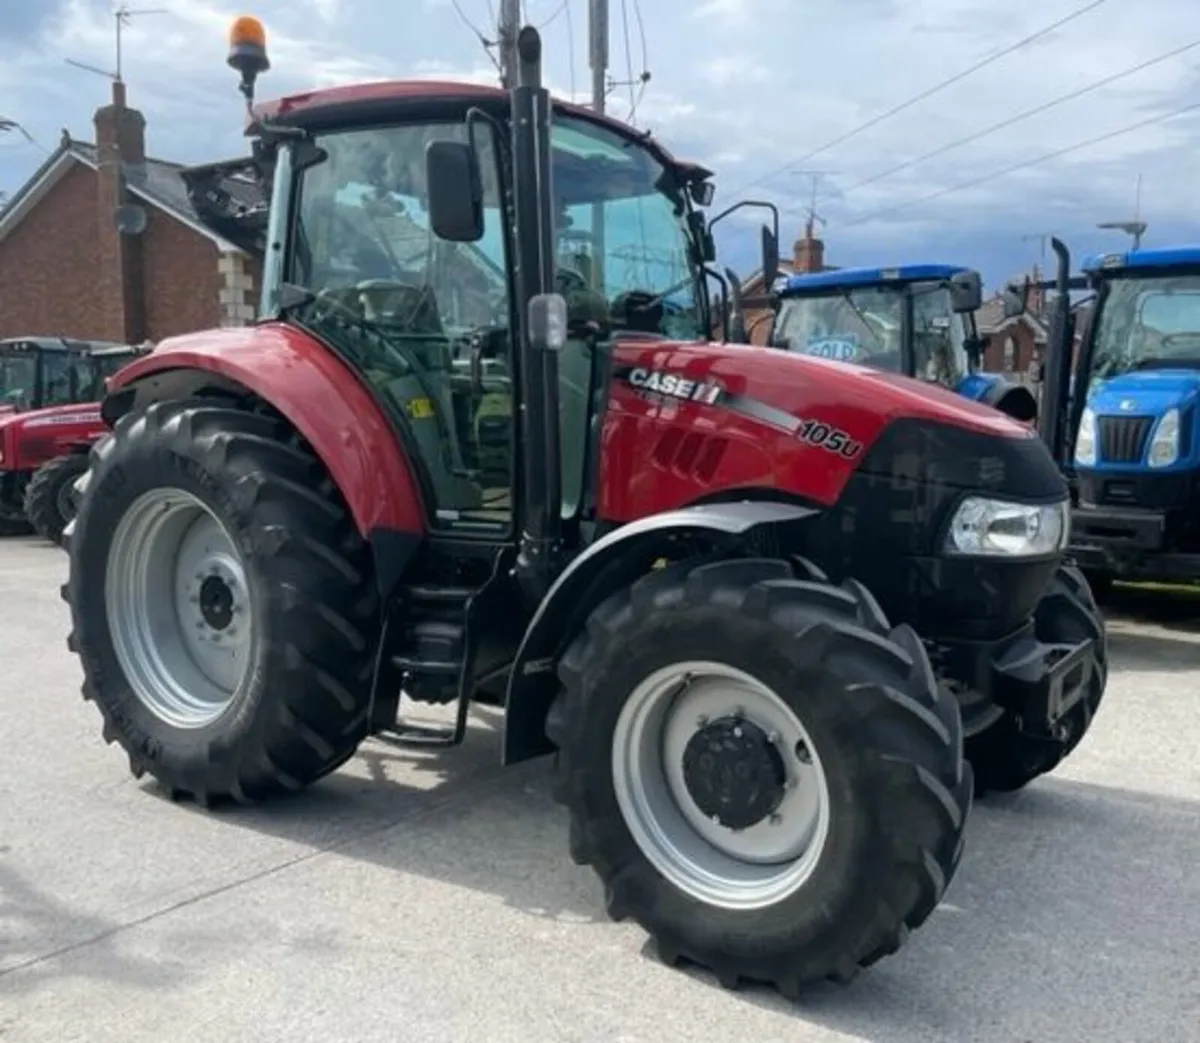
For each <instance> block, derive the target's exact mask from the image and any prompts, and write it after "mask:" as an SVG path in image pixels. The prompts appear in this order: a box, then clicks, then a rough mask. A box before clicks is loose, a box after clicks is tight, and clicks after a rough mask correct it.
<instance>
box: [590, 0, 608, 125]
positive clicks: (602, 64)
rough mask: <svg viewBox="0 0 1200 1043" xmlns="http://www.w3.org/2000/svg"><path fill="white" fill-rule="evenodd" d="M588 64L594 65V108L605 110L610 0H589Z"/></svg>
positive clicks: (600, 110)
mask: <svg viewBox="0 0 1200 1043" xmlns="http://www.w3.org/2000/svg"><path fill="white" fill-rule="evenodd" d="M589 3H590V6H589V8H588V64H589V65H590V66H591V67H592V108H593V109H594V110H595V111H596V112H603V111H604V99H605V96H606V95H607V94H608V0H589Z"/></svg>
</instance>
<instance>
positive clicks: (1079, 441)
mask: <svg viewBox="0 0 1200 1043" xmlns="http://www.w3.org/2000/svg"><path fill="white" fill-rule="evenodd" d="M1075 462H1076V463H1077V464H1082V465H1083V466H1084V467H1091V466H1092V465H1093V464H1095V462H1096V414H1095V413H1093V412H1092V410H1091V407H1090V406H1089V407H1088V408H1086V409H1085V410H1084V411H1083V416H1081V417H1080V418H1079V434H1078V435H1077V436H1076V437H1075Z"/></svg>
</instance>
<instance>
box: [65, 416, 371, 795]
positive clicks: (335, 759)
mask: <svg viewBox="0 0 1200 1043" xmlns="http://www.w3.org/2000/svg"><path fill="white" fill-rule="evenodd" d="M82 485H83V487H84V488H83V491H82V495H81V497H80V502H79V510H78V513H77V514H76V517H75V520H74V531H73V533H72V535H71V538H70V540H69V544H70V546H69V550H70V579H69V581H68V584H67V586H66V587H65V588H64V592H65V594H66V595H67V598H68V601H69V602H70V606H71V617H72V622H73V626H74V630H73V632H72V634H71V637H70V640H69V642H68V644H69V646H70V647H71V649H72V650H73V651H75V652H77V653H78V654H79V657H80V659H81V660H82V664H83V672H84V686H83V693H84V697H85V698H87V699H89V700H92V701H93V702H95V704H96V706H97V707H98V708H99V710H100V713H101V714H102V716H103V718H104V736H105V738H106V739H107V740H108V741H109V742H112V741H116V742H118V743H120V745H121V746H122V747H123V748H124V749H125V751H126V752H127V753H128V755H129V762H130V767H131V768H132V770H133V772H134V774H135V775H138V776H140V775H141V774H143V773H144V772H149V773H150V774H151V775H153V776H154V777H155V778H157V779H158V780H159V781H160V782H161V783H162V784H163V785H164V787H166V788H167V790H168V791H169V792H171V793H172V795H174V796H190V797H192V798H194V799H195V800H196V801H197V802H199V803H201V804H205V805H208V804H210V803H212V802H214V801H218V800H222V799H224V798H230V797H231V798H233V799H235V800H254V799H257V798H262V797H266V796H269V795H272V794H274V793H277V792H280V791H285V790H297V789H300V788H301V787H303V786H305V785H306V784H308V783H311V782H313V781H314V780H316V779H318V778H320V777H321V776H323V775H325V774H327V773H328V772H330V771H333V770H334V769H335V768H336V767H338V766H339V765H340V764H342V763H343V762H344V761H346V760H347V759H348V758H349V757H350V756H351V755H352V754H353V753H354V750H355V748H356V747H357V745H358V743H359V741H360V740H361V739H362V738H363V737H364V736H365V735H366V732H367V715H368V703H369V695H370V688H371V677H372V667H373V660H374V651H375V645H376V641H377V631H378V598H377V595H376V593H375V589H374V583H373V578H372V571H371V558H370V554H369V551H368V548H367V547H366V545H365V544H364V542H363V541H362V539H361V538H360V537H359V535H358V533H357V531H356V530H355V527H354V525H353V523H352V521H351V518H350V516H349V513H348V511H347V509H346V507H345V505H344V504H343V503H342V501H341V498H340V496H339V494H338V491H337V489H336V488H335V486H334V484H333V482H332V481H331V480H330V478H329V477H328V475H327V474H326V473H325V471H324V469H323V467H322V466H321V464H320V462H319V461H318V460H317V458H316V457H315V456H314V455H313V453H312V452H311V451H310V450H309V449H308V448H307V447H306V446H305V445H304V444H303V443H302V442H301V441H300V439H299V438H297V437H296V435H295V433H294V432H293V431H292V430H291V429H290V428H288V427H287V425H286V424H284V423H283V422H281V421H279V420H277V419H275V418H273V417H268V416H263V415H260V414H257V413H251V412H249V411H246V410H242V409H238V408H229V407H228V406H226V405H223V404H213V403H212V402H205V401H203V400H194V399H193V400H185V401H169V402H159V403H155V404H153V405H151V406H150V407H149V408H148V409H146V410H145V411H143V412H139V413H136V414H130V415H127V416H125V417H123V418H122V419H121V420H120V421H119V422H118V423H117V425H116V427H115V429H114V431H113V432H112V434H111V435H108V436H106V437H105V438H104V439H102V440H101V441H100V442H99V443H98V444H97V445H96V446H95V447H94V448H93V449H92V453H91V462H90V470H89V472H88V474H87V476H86V477H85V478H84V480H83V483H82Z"/></svg>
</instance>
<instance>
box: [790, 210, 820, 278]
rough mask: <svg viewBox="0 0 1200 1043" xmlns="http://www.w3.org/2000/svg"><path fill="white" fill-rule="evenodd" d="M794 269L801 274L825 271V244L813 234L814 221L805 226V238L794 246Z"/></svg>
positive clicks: (809, 220) (811, 220) (810, 220)
mask: <svg viewBox="0 0 1200 1043" xmlns="http://www.w3.org/2000/svg"><path fill="white" fill-rule="evenodd" d="M792 267H793V268H794V269H795V270H796V271H797V272H799V273H808V272H823V271H824V270H825V244H824V243H823V242H822V241H821V240H820V239H818V238H817V237H816V236H815V235H814V234H813V219H812V217H809V219H808V222H807V223H806V224H805V226H804V238H802V239H797V240H796V241H795V242H794V243H793V244H792Z"/></svg>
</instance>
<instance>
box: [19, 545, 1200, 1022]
mask: <svg viewBox="0 0 1200 1043" xmlns="http://www.w3.org/2000/svg"><path fill="white" fill-rule="evenodd" d="M64 574H65V558H64V555H63V554H62V553H60V552H59V551H57V550H54V549H52V548H50V547H47V546H45V545H42V544H39V543H38V542H36V541H32V540H30V541H8V542H5V543H3V544H0V618H2V619H3V629H2V630H0V651H2V654H3V660H2V663H3V670H2V671H0V736H2V737H3V742H2V743H0V1041H3V1043H42V1041H45V1043H71V1041H74V1040H80V1041H86V1043H106V1041H109V1040H112V1041H120V1043H140V1041H154V1043H175V1041H180V1043H183V1041H187V1043H208V1041H211V1043H240V1041H247V1043H249V1041H253V1043H275V1041H280V1043H282V1041H287V1043H302V1041H308V1040H313V1041H322V1043H336V1041H348V1043H372V1041H376V1040H378V1041H387V1043H393V1041H395V1040H399V1039H403V1040H413V1041H418V1043H423V1041H431V1043H433V1041H436V1043H451V1041H459V1040H462V1041H467V1040H471V1041H486V1043H503V1041H509V1040H512V1041H521V1043H541V1041H545V1043H572V1041H588V1043H593V1041H594V1043H600V1041H603V1043H635V1041H637V1043H673V1041H676V1040H678V1041H681V1043H682V1041H689V1043H693V1041H697V1040H706V1041H724V1040H729V1041H738V1043H773V1041H784V1040H786V1041H788V1043H817V1041H820V1043H832V1041H850V1040H867V1041H879V1043H908V1041H911V1043H942V1041H944V1043H973V1041H980V1043H1073V1041H1080V1043H1083V1041H1087V1043H1106V1041H1112V1043H1143V1041H1144V1043H1162V1041H1171V1043H1187V1041H1192V1040H1200V875H1198V873H1200V814H1198V812H1197V809H1198V807H1200V805H1198V803H1197V802H1198V801H1200V757H1198V756H1197V751H1200V686H1198V685H1197V679H1198V678H1200V634H1198V633H1197V629H1198V628H1196V627H1193V626H1192V625H1191V624H1189V623H1188V622H1187V621H1186V619H1185V618H1183V617H1185V616H1187V615H1188V614H1191V615H1194V616H1196V617H1200V602H1197V603H1193V606H1192V608H1194V609H1195V611H1194V612H1192V611H1190V610H1186V611H1184V610H1179V609H1176V610H1175V611H1173V612H1165V614H1164V610H1162V609H1156V608H1155V607H1154V605H1153V604H1152V603H1151V602H1150V601H1148V600H1146V599H1141V600H1130V601H1128V603H1127V604H1125V605H1124V606H1122V611H1121V613H1120V614H1119V615H1117V616H1115V617H1114V619H1113V622H1112V653H1113V660H1114V671H1113V676H1112V681H1111V683H1110V686H1109V691H1108V700H1107V703H1106V705H1105V706H1104V708H1103V711H1102V713H1101V714H1100V716H1099V718H1098V719H1097V723H1096V725H1095V727H1094V729H1093V731H1092V733H1091V735H1090V736H1089V737H1088V739H1087V740H1086V741H1085V743H1084V745H1083V746H1082V748H1081V749H1080V750H1079V751H1078V753H1077V754H1076V755H1075V756H1074V757H1073V758H1072V759H1071V761H1070V762H1069V763H1068V764H1066V765H1064V766H1063V767H1062V768H1061V769H1060V770H1059V771H1058V772H1057V773H1056V774H1055V775H1054V776H1053V777H1051V778H1048V779H1045V780H1042V781H1040V782H1038V783H1037V784H1035V785H1034V786H1032V787H1031V788H1029V789H1028V790H1027V791H1026V792H1024V793H1022V794H1019V795H1017V796H1013V797H1008V798H1003V799H989V800H988V801H985V802H981V803H980V804H979V805H978V806H977V810H976V812H975V815H974V819H973V822H972V825H971V827H970V836H969V841H968V852H967V856H966V858H965V859H964V862H963V866H962V869H961V871H960V873H959V875H958V877H957V878H956V880H955V881H954V883H953V884H952V886H951V888H950V890H949V892H948V894H947V896H946V900H945V902H944V903H943V904H942V906H941V907H940V908H939V909H938V911H937V912H936V913H935V914H934V915H933V916H932V917H931V919H930V921H929V923H928V924H927V925H926V926H925V928H924V929H922V930H921V931H919V932H917V933H916V934H915V935H914V936H913V938H912V939H911V941H910V943H909V945H908V946H907V947H906V948H905V949H904V950H903V951H902V952H901V953H900V954H899V955H898V956H896V957H894V958H892V959H890V960H887V961H885V962H884V963H882V964H880V965H878V966H877V967H876V968H875V969H873V970H872V971H870V972H868V973H866V974H864V975H862V976H860V978H859V979H858V980H857V981H856V982H855V983H853V984H852V985H850V986H848V987H844V988H838V987H834V986H830V987H827V988H826V987H821V988H818V989H816V990H815V991H814V992H813V993H812V995H811V996H810V997H809V998H808V999H807V1000H806V1002H805V1003H804V1004H803V1005H802V1006H799V1007H795V1008H792V1007H789V1006H788V1005H786V1004H785V1003H784V1002H783V1001H782V1000H780V999H779V998H778V997H777V996H775V995H774V994H771V993H767V992H762V991H756V990H747V991H743V992H740V993H728V992H725V991H723V990H721V989H720V988H719V987H718V986H717V985H716V984H715V983H713V982H712V981H711V980H710V979H708V978H707V977H705V976H704V975H702V974H687V973H682V972H679V971H674V970H669V969H667V968H665V967H663V966H662V965H660V964H659V963H657V962H656V961H655V959H654V958H653V956H652V955H651V954H650V953H649V952H648V951H647V946H646V944H645V938H644V935H643V934H642V932H641V931H640V930H639V929H638V928H637V927H635V926H631V925H615V924H611V923H609V922H608V921H607V920H606V919H605V918H604V915H603V911H602V901H601V898H602V896H601V893H600V889H599V887H598V886H597V884H596V882H595V880H594V879H593V876H592V874H591V871H590V870H585V869H578V868H576V867H575V866H574V865H572V863H571V862H570V859H569V858H568V856H567V853H566V837H565V821H564V816H563V814H562V813H561V812H560V811H559V809H558V808H556V807H555V806H554V805H552V804H551V801H550V799H549V796H548V793H547V788H546V784H545V774H546V767H545V764H543V763H534V764H532V765H526V766H524V767H522V768H518V769H513V770H511V771H504V770H502V769H500V768H499V767H498V766H497V764H498V754H497V732H496V721H495V719H494V717H487V716H483V715H480V717H479V719H478V720H477V722H476V726H475V728H474V729H473V731H472V734H471V736H470V738H469V741H468V742H467V744H466V746H465V747H464V748H462V749H460V750H456V751H452V752H450V753H447V754H443V755H441V756H420V755H415V754H410V753H399V752H395V751H392V750H389V749H387V748H384V747H381V746H377V745H374V744H370V745H368V746H367V747H365V748H364V749H363V751H362V753H361V755H360V756H359V757H358V758H357V759H356V760H355V761H354V762H353V763H352V765H350V766H348V767H347V768H346V769H344V770H342V771H341V772H339V773H338V774H337V775H336V776H335V777H333V778H332V779H329V780H327V781H326V782H324V783H322V784H321V785H319V786H317V787H315V788H314V789H313V790H311V791H310V792H308V793H307V794H304V795H302V796H301V797H299V798H297V799H293V800H289V801H284V802H279V803H276V804H274V805H272V806H269V807H267V808H264V809H261V810H238V811H233V812H224V813H218V814H208V813H205V812H202V811H198V810H196V809H194V808H192V807H191V806H188V805H173V804H171V803H169V802H168V801H167V800H165V799H163V798H162V797H160V796H159V795H158V794H157V791H156V789H155V787H154V786H153V784H152V783H149V782H143V783H137V782H135V781H134V780H133V779H132V778H131V777H130V775H129V773H128V772H127V770H126V766H125V762H124V758H123V756H122V755H121V754H120V752H119V751H118V750H117V748H116V747H115V746H114V747H107V746H105V745H104V743H103V742H102V741H101V739H100V735H99V719H98V715H97V713H96V712H95V710H94V709H93V708H92V707H90V706H88V705H86V704H84V703H83V702H82V701H81V700H80V698H79V680H80V676H79V670H78V668H77V666H76V662H75V660H74V658H73V657H71V656H70V655H68V653H67V651H66V649H65V647H64V644H63V638H64V635H65V633H66V628H67V614H66V608H65V606H64V605H63V604H62V602H61V601H60V600H59V596H58V588H59V584H60V583H61V582H62V579H63V577H64ZM1155 613H1157V614H1158V618H1157V620H1155V618H1154V614H1155ZM1172 616H1174V617H1178V618H1171V617H1172ZM1147 617H1149V618H1147Z"/></svg>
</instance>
